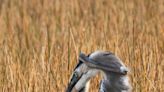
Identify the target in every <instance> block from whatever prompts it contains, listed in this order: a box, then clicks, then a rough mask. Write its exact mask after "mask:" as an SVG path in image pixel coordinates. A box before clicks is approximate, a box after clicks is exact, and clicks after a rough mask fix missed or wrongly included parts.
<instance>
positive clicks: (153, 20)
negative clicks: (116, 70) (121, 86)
mask: <svg viewBox="0 0 164 92" xmlns="http://www.w3.org/2000/svg"><path fill="white" fill-rule="evenodd" d="M95 50H105V51H112V52H114V53H115V54H116V55H118V56H119V57H120V58H121V59H122V61H123V62H124V63H125V65H126V66H128V67H129V68H130V70H131V73H130V74H129V76H130V80H131V84H132V86H133V92H164V0H0V92H64V91H65V88H66V87H67V83H68V81H69V78H70V75H71V73H72V71H73V68H74V67H75V65H76V64H77V59H78V54H79V52H80V51H82V52H84V53H86V54H89V53H91V52H93V51H95ZM99 81H100V80H99V76H98V77H96V78H93V79H92V82H91V88H90V92H98V86H99Z"/></svg>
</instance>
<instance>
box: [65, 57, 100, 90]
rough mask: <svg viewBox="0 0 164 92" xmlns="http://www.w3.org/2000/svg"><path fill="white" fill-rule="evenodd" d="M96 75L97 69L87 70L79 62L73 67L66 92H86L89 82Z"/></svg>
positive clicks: (87, 68) (85, 66) (86, 67)
mask: <svg viewBox="0 0 164 92" xmlns="http://www.w3.org/2000/svg"><path fill="white" fill-rule="evenodd" d="M97 73H98V70H97V69H91V68H89V67H88V66H87V65H86V64H85V63H83V62H82V61H80V60H79V62H78V64H77V66H76V67H75V69H74V71H73V74H72V77H71V79H70V82H69V84H68V87H67V90H66V92H87V91H85V90H88V88H89V80H90V78H91V77H93V76H95V75H96V74H97Z"/></svg>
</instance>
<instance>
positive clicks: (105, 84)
mask: <svg viewBox="0 0 164 92" xmlns="http://www.w3.org/2000/svg"><path fill="white" fill-rule="evenodd" d="M127 72H128V68H127V67H126V66H125V65H124V64H123V62H122V61H121V60H120V59H119V58H118V57H117V56H116V55H115V54H113V53H111V52H107V51H95V52H93V53H91V54H89V55H88V56H86V55H85V54H84V53H80V55H79V60H78V64H77V65H76V67H75V68H74V71H73V74H72V77H71V78H70V79H71V80H70V82H69V83H68V87H67V89H66V92H88V89H89V84H90V79H91V78H92V77H94V76H96V75H97V74H98V73H101V74H102V76H103V78H102V80H101V82H100V87H99V92H131V91H132V87H131V85H130V82H129V77H128V75H127Z"/></svg>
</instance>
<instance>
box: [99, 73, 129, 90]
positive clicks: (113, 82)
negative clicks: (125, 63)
mask: <svg viewBox="0 0 164 92" xmlns="http://www.w3.org/2000/svg"><path fill="white" fill-rule="evenodd" d="M130 90H131V86H130V84H129V81H128V76H122V75H121V76H120V75H116V74H109V75H108V74H105V75H104V79H103V80H102V81H101V86H100V92H131V91H130Z"/></svg>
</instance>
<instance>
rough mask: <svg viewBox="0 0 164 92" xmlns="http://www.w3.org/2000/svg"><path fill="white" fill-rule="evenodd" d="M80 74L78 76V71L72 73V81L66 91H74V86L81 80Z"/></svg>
mask: <svg viewBox="0 0 164 92" xmlns="http://www.w3.org/2000/svg"><path fill="white" fill-rule="evenodd" d="M79 79H80V76H78V75H77V74H76V73H74V74H73V75H72V78H71V81H70V82H69V84H68V87H67V89H66V92H72V90H73V88H74V86H75V85H76V83H77V82H78V81H79Z"/></svg>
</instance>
